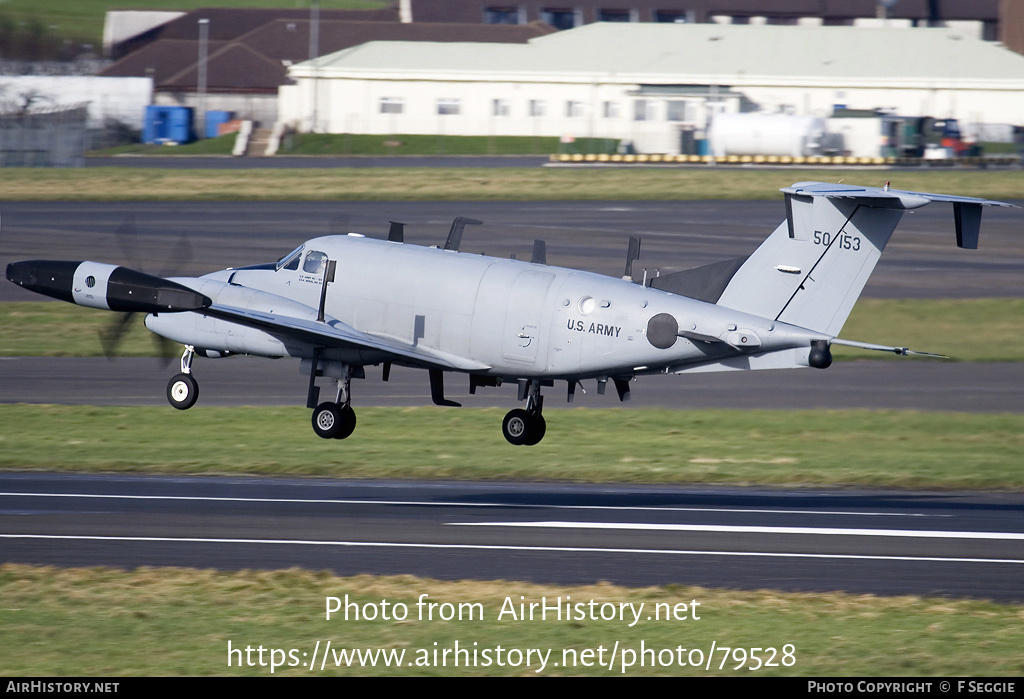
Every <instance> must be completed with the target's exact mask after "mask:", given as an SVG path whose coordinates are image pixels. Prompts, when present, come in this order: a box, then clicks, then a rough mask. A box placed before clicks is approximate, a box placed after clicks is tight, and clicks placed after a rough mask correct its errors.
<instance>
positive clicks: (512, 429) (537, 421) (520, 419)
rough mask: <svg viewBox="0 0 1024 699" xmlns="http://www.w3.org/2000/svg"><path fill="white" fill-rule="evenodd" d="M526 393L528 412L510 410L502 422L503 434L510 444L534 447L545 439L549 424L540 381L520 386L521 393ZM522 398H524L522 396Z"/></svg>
mask: <svg viewBox="0 0 1024 699" xmlns="http://www.w3.org/2000/svg"><path fill="white" fill-rule="evenodd" d="M524 388H525V393H526V396H525V397H526V410H523V409H522V408H516V409H515V410H510V411H509V412H508V414H507V415H506V416H505V419H504V420H502V421H501V433H502V434H503V435H504V436H505V439H506V440H508V443H509V444H515V445H516V446H519V445H527V446H533V445H535V444H538V443H539V442H540V440H542V439H544V433H545V432H546V431H547V423H546V422H545V421H544V416H543V415H542V414H541V410H542V408H543V407H544V396H542V395H541V394H540V381H539V380H537V379H531V380H529V383H528V384H526V386H525V387H524V386H523V384H522V383H521V384H520V393H521V394H522V393H524ZM520 398H522V396H520Z"/></svg>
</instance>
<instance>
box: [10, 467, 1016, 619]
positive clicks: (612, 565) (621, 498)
mask: <svg viewBox="0 0 1024 699" xmlns="http://www.w3.org/2000/svg"><path fill="white" fill-rule="evenodd" d="M1022 512H1024V496H1022V495H999V494H985V495H969V494H959V493H898V492H874V493H872V492H852V491H849V492H848V491H841V492H799V491H797V492H792V491H768V490H757V489H719V488H704V489H693V488H671V487H636V486H588V485H553V484H544V485H522V484H481V483H470V484H466V483H402V482H344V481H316V480H268V479H255V478H247V479H225V478H157V477H115V476H75V475H66V474H61V475H35V474H25V475H19V474H0V532H2V533H0V560H5V561H17V562H22V563H33V564H45V565H59V566H80V565H111V566H121V567H128V568H131V567H135V566H140V565H156V566H167V565H170V566H189V567H198V568H206V567H213V568H220V569H229V570H232V569H244V568H286V567H290V566H300V567H303V568H311V569H315V570H322V569H325V570H331V571H333V572H335V573H337V574H341V575H354V574H359V573H374V574H398V573H409V574H415V575H421V576H428V577H435V578H440V579H465V578H470V579H504V580H519V581H531V582H538V583H553V584H582V583H592V582H597V581H601V580H605V581H609V582H612V583H616V584H620V585H627V586H647V585H655V584H668V583H678V584H694V585H703V586H712V587H732V588H742V589H757V588H771V589H778V590H784V591H796V590H802V591H808V590H816V591H829V590H841V591H847V592H853V593H872V594H880V595H894V594H918V595H944V596H955V597H979V598H990V599H993V600H998V601H1006V602H1009V601H1016V602H1020V601H1024V585H1022V583H1021V580H1022V575H1021V574H1022V572H1024V519H1022V518H1021V514H1022Z"/></svg>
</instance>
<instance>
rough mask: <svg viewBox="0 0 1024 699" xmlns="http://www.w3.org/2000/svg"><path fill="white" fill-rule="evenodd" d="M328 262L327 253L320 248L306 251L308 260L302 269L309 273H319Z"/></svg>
mask: <svg viewBox="0 0 1024 699" xmlns="http://www.w3.org/2000/svg"><path fill="white" fill-rule="evenodd" d="M326 264H327V254H326V253H323V252H320V251H318V250H310V251H309V252H307V253H306V261H305V262H304V263H303V264H302V271H303V272H308V273H309V274H319V273H320V272H322V271H323V269H324V265H326Z"/></svg>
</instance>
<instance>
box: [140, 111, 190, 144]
mask: <svg viewBox="0 0 1024 699" xmlns="http://www.w3.org/2000/svg"><path fill="white" fill-rule="evenodd" d="M142 140H143V141H144V142H145V143H188V142H189V141H191V140H192V108H191V107H166V106H162V105H155V104H153V105H150V106H148V107H146V120H145V122H144V123H143V126H142Z"/></svg>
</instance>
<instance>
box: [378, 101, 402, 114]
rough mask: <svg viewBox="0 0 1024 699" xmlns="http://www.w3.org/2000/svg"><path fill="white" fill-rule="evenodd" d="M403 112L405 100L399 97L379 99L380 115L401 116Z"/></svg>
mask: <svg viewBox="0 0 1024 699" xmlns="http://www.w3.org/2000/svg"><path fill="white" fill-rule="evenodd" d="M403 112H405V100H403V99H402V98H401V97H381V98H380V113H381V114H402V113H403Z"/></svg>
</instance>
